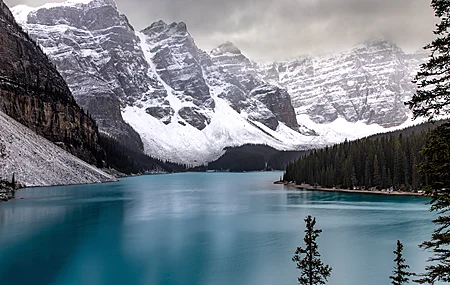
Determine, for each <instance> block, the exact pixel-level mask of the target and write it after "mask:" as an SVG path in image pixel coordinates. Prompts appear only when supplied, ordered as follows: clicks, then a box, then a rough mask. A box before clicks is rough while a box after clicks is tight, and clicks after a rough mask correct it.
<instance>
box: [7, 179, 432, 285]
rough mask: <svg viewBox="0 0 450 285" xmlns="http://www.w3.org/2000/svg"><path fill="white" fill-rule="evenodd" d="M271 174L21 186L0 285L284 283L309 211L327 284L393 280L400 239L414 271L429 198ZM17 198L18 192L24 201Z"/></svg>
mask: <svg viewBox="0 0 450 285" xmlns="http://www.w3.org/2000/svg"><path fill="white" fill-rule="evenodd" d="M280 175H281V173H280V172H265V173H236V174H234V173H184V174H171V175H148V176H141V177H134V178H126V179H122V180H121V182H119V183H110V184H101V185H82V186H67V187H48V188H33V189H23V190H20V191H19V192H17V195H16V197H17V199H16V200H13V201H10V202H7V203H0V284H1V285H4V284H7V285H15V284H33V285H38V284H57V285H72V284H89V285H113V284H131V285H134V284H142V285H152V284H158V285H175V284H177V285H230V284H234V285H253V284H255V285H288V284H297V277H298V275H299V273H300V271H299V270H297V269H296V268H295V264H294V263H293V262H292V261H291V258H292V256H293V253H294V251H295V248H296V247H297V246H303V236H304V233H303V231H304V221H303V219H304V218H305V216H307V215H309V214H310V215H313V216H315V217H317V227H318V228H321V229H322V230H323V232H322V234H321V236H320V238H319V239H318V244H319V251H320V253H321V254H322V260H323V261H324V262H325V263H326V264H329V265H331V266H332V267H333V272H332V276H331V278H330V279H329V282H328V284H329V285H383V284H390V280H389V275H390V274H391V272H392V270H393V266H394V263H393V259H394V255H393V253H392V251H393V250H394V249H395V246H396V241H397V239H400V240H401V241H402V242H403V244H404V246H405V249H404V256H405V258H406V263H407V264H409V265H410V266H411V270H412V271H415V272H422V271H423V268H424V266H425V265H426V262H425V261H426V259H427V257H428V256H429V253H428V252H424V251H423V250H422V249H420V248H418V246H417V245H418V244H420V243H421V242H422V241H424V240H427V239H429V238H430V235H431V233H432V231H433V224H432V223H431V220H432V218H433V215H432V214H430V213H429V212H428V208H429V206H428V205H426V202H427V201H428V200H427V199H426V198H422V197H393V196H376V195H362V194H348V193H330V192H311V191H304V190H297V189H292V188H285V187H284V186H281V185H274V184H273V183H272V182H273V181H275V180H278V179H279V177H280ZM21 198H23V199H21Z"/></svg>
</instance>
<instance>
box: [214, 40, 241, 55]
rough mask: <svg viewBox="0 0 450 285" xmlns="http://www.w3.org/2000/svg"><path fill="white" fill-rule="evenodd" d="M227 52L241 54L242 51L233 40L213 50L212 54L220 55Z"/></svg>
mask: <svg viewBox="0 0 450 285" xmlns="http://www.w3.org/2000/svg"><path fill="white" fill-rule="evenodd" d="M225 54H234V55H241V54H242V52H241V50H240V49H239V48H237V47H236V46H235V45H234V44H233V43H232V42H230V41H227V42H225V43H223V44H221V45H219V46H218V47H217V48H215V49H213V50H212V51H211V55H213V56H220V55H225Z"/></svg>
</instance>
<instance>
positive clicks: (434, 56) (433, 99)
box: [406, 0, 450, 120]
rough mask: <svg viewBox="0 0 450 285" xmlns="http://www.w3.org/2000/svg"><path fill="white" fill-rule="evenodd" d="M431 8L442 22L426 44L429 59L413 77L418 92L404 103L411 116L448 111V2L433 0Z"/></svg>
mask: <svg viewBox="0 0 450 285" xmlns="http://www.w3.org/2000/svg"><path fill="white" fill-rule="evenodd" d="M431 7H432V8H433V9H434V12H435V15H436V17H438V18H439V19H440V20H441V22H440V23H439V24H437V25H436V30H435V31H434V34H435V35H436V36H437V37H436V39H435V40H433V41H432V42H431V43H430V44H428V45H427V46H425V49H426V50H429V51H430V52H431V55H430V57H429V59H428V62H426V63H424V64H422V65H421V69H420V71H419V72H418V73H417V76H416V78H415V82H416V83H417V86H418V90H417V93H416V94H415V95H414V96H413V97H412V99H411V100H410V101H409V102H407V103H406V104H407V105H409V108H410V109H411V110H412V111H413V114H414V118H418V117H426V118H428V119H430V120H433V119H435V118H436V116H439V115H446V114H450V95H449V91H448V87H449V83H450V82H449V80H450V78H449V70H448V68H449V63H450V52H449V48H450V33H449V32H450V2H449V1H447V0H432V1H431Z"/></svg>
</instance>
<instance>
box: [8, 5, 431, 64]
mask: <svg viewBox="0 0 450 285" xmlns="http://www.w3.org/2000/svg"><path fill="white" fill-rule="evenodd" d="M46 2H62V1H51V0H50V1H46V0H6V3H7V4H8V5H9V6H10V7H12V6H14V5H17V4H26V5H29V6H39V5H41V4H44V3H46ZM116 3H117V6H118V7H119V10H120V11H121V12H122V13H124V14H126V15H127V16H128V19H129V20H130V22H131V24H132V25H133V26H134V27H135V29H138V30H140V29H143V28H145V27H147V26H149V25H150V24H151V23H153V22H155V21H157V20H160V19H162V20H164V21H166V22H174V21H175V22H181V21H182V22H185V23H186V24H187V26H188V29H189V31H190V33H191V34H192V36H193V37H194V39H195V41H196V43H197V45H198V46H199V47H200V48H202V49H204V50H208V51H209V50H210V49H212V48H214V47H216V46H217V45H219V44H220V43H222V42H225V41H227V40H229V41H232V42H233V43H234V44H235V45H236V46H238V47H239V48H240V49H241V50H242V51H243V53H244V54H246V55H247V56H248V57H250V58H252V59H254V60H260V61H266V60H267V61H270V60H283V59H289V58H292V57H295V56H299V55H306V54H318V53H328V52H336V51H342V50H345V49H348V48H351V47H352V46H354V45H355V44H358V43H360V42H363V41H365V40H370V39H386V40H389V41H392V42H394V43H396V44H397V45H399V46H400V47H402V48H403V49H405V50H407V51H410V52H411V51H416V50H419V49H420V48H421V47H422V46H423V45H425V44H426V43H428V42H429V41H430V40H431V39H433V33H432V31H433V29H434V23H435V21H436V19H435V17H434V14H433V10H432V9H431V7H430V1H429V0H116Z"/></svg>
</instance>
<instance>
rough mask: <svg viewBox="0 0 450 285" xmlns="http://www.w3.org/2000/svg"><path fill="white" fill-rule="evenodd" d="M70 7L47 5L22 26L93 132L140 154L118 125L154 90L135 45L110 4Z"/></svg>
mask: <svg viewBox="0 0 450 285" xmlns="http://www.w3.org/2000/svg"><path fill="white" fill-rule="evenodd" d="M72 4H73V5H62V6H58V5H56V6H55V5H52V4H49V5H46V6H44V7H43V8H42V9H36V10H34V11H31V12H30V13H29V14H27V15H26V16H24V18H23V19H22V20H25V21H26V22H27V23H28V25H27V30H28V32H29V33H30V35H31V37H32V38H34V39H36V40H37V42H38V43H39V45H40V46H42V47H43V49H44V50H45V52H46V53H47V55H48V56H49V57H50V58H51V59H52V61H53V62H54V63H55V65H56V67H57V68H58V70H59V71H60V72H61V75H62V76H63V77H64V79H65V80H66V82H67V84H68V85H69V88H70V90H71V91H72V93H73V95H74V97H75V99H76V100H77V102H78V103H79V104H80V105H81V106H82V107H83V108H84V109H86V110H87V111H88V112H89V113H90V114H91V115H92V117H93V119H95V120H96V122H97V124H98V126H99V129H100V130H101V131H102V132H105V133H108V134H109V135H111V136H113V137H116V138H117V139H119V140H120V141H121V142H123V143H126V144H127V145H128V146H129V147H131V148H133V149H141V150H142V148H143V147H142V142H141V140H140V137H139V135H138V134H137V133H136V132H135V131H134V130H133V129H132V128H131V127H130V126H129V125H128V124H126V123H125V122H124V121H123V119H122V115H121V111H120V109H121V107H124V106H125V105H126V104H133V103H134V101H135V100H136V98H140V97H141V96H142V94H144V93H145V92H147V91H148V90H149V88H150V87H151V86H156V85H157V83H156V82H155V81H154V80H152V79H151V78H148V77H147V76H146V73H145V70H147V69H148V64H147V62H146V61H145V59H144V56H143V54H142V51H141V50H139V49H137V48H136V46H137V43H138V41H139V39H138V38H137V37H136V35H135V33H134V30H133V28H132V27H131V26H130V24H129V23H128V20H127V18H126V17H125V16H124V15H121V14H119V12H118V11H117V7H116V6H115V3H114V2H113V1H110V0H95V1H91V2H88V3H86V4H83V3H76V2H74V3H72ZM18 8H22V9H27V8H26V7H24V6H20V7H18ZM15 9H17V7H16V8H15Z"/></svg>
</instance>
